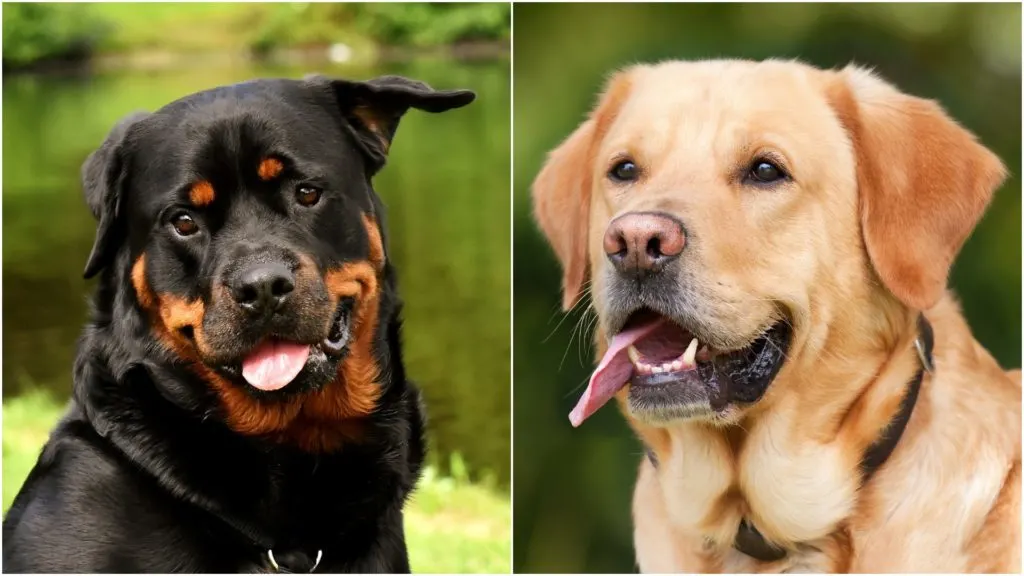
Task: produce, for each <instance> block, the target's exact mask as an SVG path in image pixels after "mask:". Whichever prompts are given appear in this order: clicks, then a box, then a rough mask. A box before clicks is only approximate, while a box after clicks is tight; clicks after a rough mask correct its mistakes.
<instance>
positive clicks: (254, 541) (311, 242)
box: [3, 77, 474, 572]
mask: <svg viewBox="0 0 1024 576" xmlns="http://www.w3.org/2000/svg"><path fill="white" fill-rule="evenodd" d="M473 98H474V94H473V93H472V92H469V91H465V90H458V91H435V90H433V89H431V88H430V87H428V86H427V85H425V84H422V83H420V82H415V81H411V80H407V79H404V78H400V77H381V78H377V79H375V80H371V81H369V82H352V81H346V80H329V79H327V78H323V77H309V78H306V79H304V80H301V81H300V80H256V81H252V82H247V83H242V84H237V85H233V86H227V87H221V88H216V89H213V90H209V91H205V92H201V93H198V94H194V95H192V96H188V97H186V98H184V99H182V100H178V101H176V102H173V103H171V104H169V105H167V106H166V107H164V108H162V109H161V110H159V111H157V112H155V113H153V114H137V115H134V116H132V117H130V118H128V119H126V120H124V121H122V122H121V123H120V124H119V125H118V126H117V127H116V128H114V130H113V131H112V132H111V134H110V135H109V136H108V137H107V140H106V142H104V143H103V145H102V146H101V147H100V148H99V150H97V151H96V152H94V153H93V154H92V155H91V156H90V157H89V158H88V160H86V162H85V165H84V167H83V170H82V176H83V182H84V188H85V195H86V199H87V200H88V203H89V205H90V206H91V208H92V210H93V212H94V213H95V215H96V216H97V217H98V218H99V228H98V231H97V235H96V244H95V246H94V248H93V252H92V255H91V256H90V258H89V262H88V265H87V267H86V271H85V274H86V276H87V277H90V276H93V275H95V274H100V281H99V285H98V288H97V291H96V295H95V303H94V306H95V309H94V311H93V313H92V320H91V322H90V323H89V325H88V326H87V327H86V329H85V332H84V334H83V336H82V338H81V341H80V345H79V352H78V358H77V361H76V364H75V375H74V379H75V385H74V391H75V392H74V399H73V401H72V403H71V406H70V409H69V411H68V413H67V415H66V416H65V417H64V419H63V420H62V421H61V422H60V423H59V424H58V426H57V428H56V429H55V430H54V432H53V434H52V435H51V437H50V440H49V442H48V443H47V444H46V446H45V447H44V448H43V452H42V455H41V456H40V458H39V461H38V463H37V464H36V467H35V469H34V470H33V471H32V473H31V474H30V476H29V478H28V480H27V481H26V483H25V485H24V487H23V488H22V490H21V493H20V494H19V495H18V497H17V499H16V500H15V502H14V505H13V506H12V508H11V510H10V513H9V514H8V516H7V518H6V519H5V521H4V525H3V538H4V540H3V567H4V569H5V570H6V571H8V572H10V571H15V572H22V571H40V572H96V571H100V572H125V571H127V572H140V571H146V572H150V571H152V572H240V571H241V572H244V571H261V570H271V571H276V570H280V571H291V572H306V571H311V570H314V569H315V570H316V571H317V572H345V571H352V572H401V571H408V570H409V562H408V555H407V552H406V546H405V539H404V533H403V528H402V506H403V503H404V502H405V500H406V497H407V496H408V494H409V492H410V490H411V489H412V488H413V486H414V484H415V482H416V479H417V477H418V475H419V471H420V465H421V463H422V461H423V457H424V442H423V437H422V436H423V414H422V412H421V407H420V400H419V393H418V391H417V390H416V388H415V387H413V385H412V384H410V383H409V382H407V381H406V379H405V373H404V370H403V367H402V359H401V348H400V342H399V324H400V321H399V309H400V303H399V300H398V297H397V294H396V284H395V273H394V270H393V269H392V265H391V263H390V262H389V260H388V254H387V250H386V248H385V246H386V244H387V242H386V236H385V233H384V220H383V217H384V214H383V206H382V204H381V201H380V199H379V198H378V197H377V195H376V193H375V192H374V190H373V188H372V186H371V178H372V177H373V175H374V174H375V173H376V172H377V171H378V170H379V169H380V168H381V167H382V166H383V164H384V162H385V158H386V156H387V152H388V148H389V145H390V143H391V140H392V137H393V136H394V134H395V130H396V128H397V127H398V122H399V119H400V118H401V116H402V115H403V114H404V113H405V112H406V111H407V110H409V109H410V108H416V109H420V110H425V111H428V112H442V111H445V110H449V109H452V108H458V107H461V106H465V105H466V104H469V103H470V102H472V100H473Z"/></svg>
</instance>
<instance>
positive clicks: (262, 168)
mask: <svg viewBox="0 0 1024 576" xmlns="http://www.w3.org/2000/svg"><path fill="white" fill-rule="evenodd" d="M283 171H284V164H282V163H281V161H280V160H278V159H277V158H271V157H267V158H264V159H263V160H261V161H260V165H259V168H258V169H257V170H256V174H257V175H258V176H259V177H260V180H263V181H264V182H268V181H270V180H273V179H274V178H277V177H278V176H280V175H281V172H283Z"/></svg>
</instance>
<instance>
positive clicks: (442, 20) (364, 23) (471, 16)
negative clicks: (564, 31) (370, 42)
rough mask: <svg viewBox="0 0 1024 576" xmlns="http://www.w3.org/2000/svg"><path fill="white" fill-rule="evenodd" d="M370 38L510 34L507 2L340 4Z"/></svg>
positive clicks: (431, 40)
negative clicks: (345, 7) (347, 7)
mask: <svg viewBox="0 0 1024 576" xmlns="http://www.w3.org/2000/svg"><path fill="white" fill-rule="evenodd" d="M341 6H349V7H351V10H352V11H353V13H355V15H356V22H357V23H358V24H359V26H360V27H361V28H362V29H363V30H365V31H366V32H367V33H368V34H369V35H370V36H371V37H372V38H376V39H378V40H379V41H381V42H384V43H386V44H398V45H412V46H436V45H440V44H452V43H455V42H465V41H470V40H489V39H494V38H508V37H509V36H510V29H509V17H510V15H511V8H512V7H511V4H509V3H505V2H499V3H485V4H469V3H467V4H461V3H458V4H434V3H427V2H420V3H413V4H403V3H391V2H369V3H364V4H347V5H345V4H343V5H341Z"/></svg>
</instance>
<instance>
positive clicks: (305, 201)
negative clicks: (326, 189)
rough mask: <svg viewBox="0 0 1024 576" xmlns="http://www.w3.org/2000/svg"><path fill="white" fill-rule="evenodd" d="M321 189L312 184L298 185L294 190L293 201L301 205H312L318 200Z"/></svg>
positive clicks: (321, 192)
mask: <svg viewBox="0 0 1024 576" xmlns="http://www.w3.org/2000/svg"><path fill="white" fill-rule="evenodd" d="M322 195H323V190H321V189H319V188H315V187H313V186H299V187H298V188H297V189H296V190H295V201H296V202H298V203H299V204H301V205H303V206H314V205H315V204H316V203H317V202H319V201H320V196H322Z"/></svg>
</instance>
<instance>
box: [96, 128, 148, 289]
mask: <svg viewBox="0 0 1024 576" xmlns="http://www.w3.org/2000/svg"><path fill="white" fill-rule="evenodd" d="M147 116H149V113H148V112H136V113H134V114H131V115H129V116H126V117H125V118H122V119H121V120H120V121H119V122H118V123H117V124H116V125H115V126H114V127H113V129H111V130H110V134H108V135H107V138H106V140H104V141H103V144H102V145H100V147H99V148H98V149H96V150H95V151H93V152H92V153H91V154H89V156H88V158H86V159H85V163H83V164H82V191H83V192H84V194H85V201H86V203H87V204H88V205H89V209H90V210H92V215H93V216H94V217H96V219H97V220H99V225H98V226H97V227H96V241H95V242H94V243H93V246H92V253H90V254H89V260H88V262H87V263H86V265H85V273H84V275H85V277H86V278H92V277H93V276H95V275H96V274H97V273H98V272H99V271H100V270H102V269H103V268H105V267H106V266H107V265H108V264H109V263H110V260H111V259H112V258H113V256H114V253H115V252H117V246H118V244H119V243H120V237H121V236H122V233H121V230H120V226H119V225H118V219H119V218H118V217H119V215H120V214H119V212H120V209H121V192H122V191H121V187H122V185H123V184H124V178H125V174H126V172H127V161H126V157H127V155H126V154H125V138H126V136H127V135H128V131H129V129H130V128H131V127H132V126H133V125H135V124H136V123H137V122H138V121H139V120H142V119H143V118H145V117H147Z"/></svg>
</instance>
